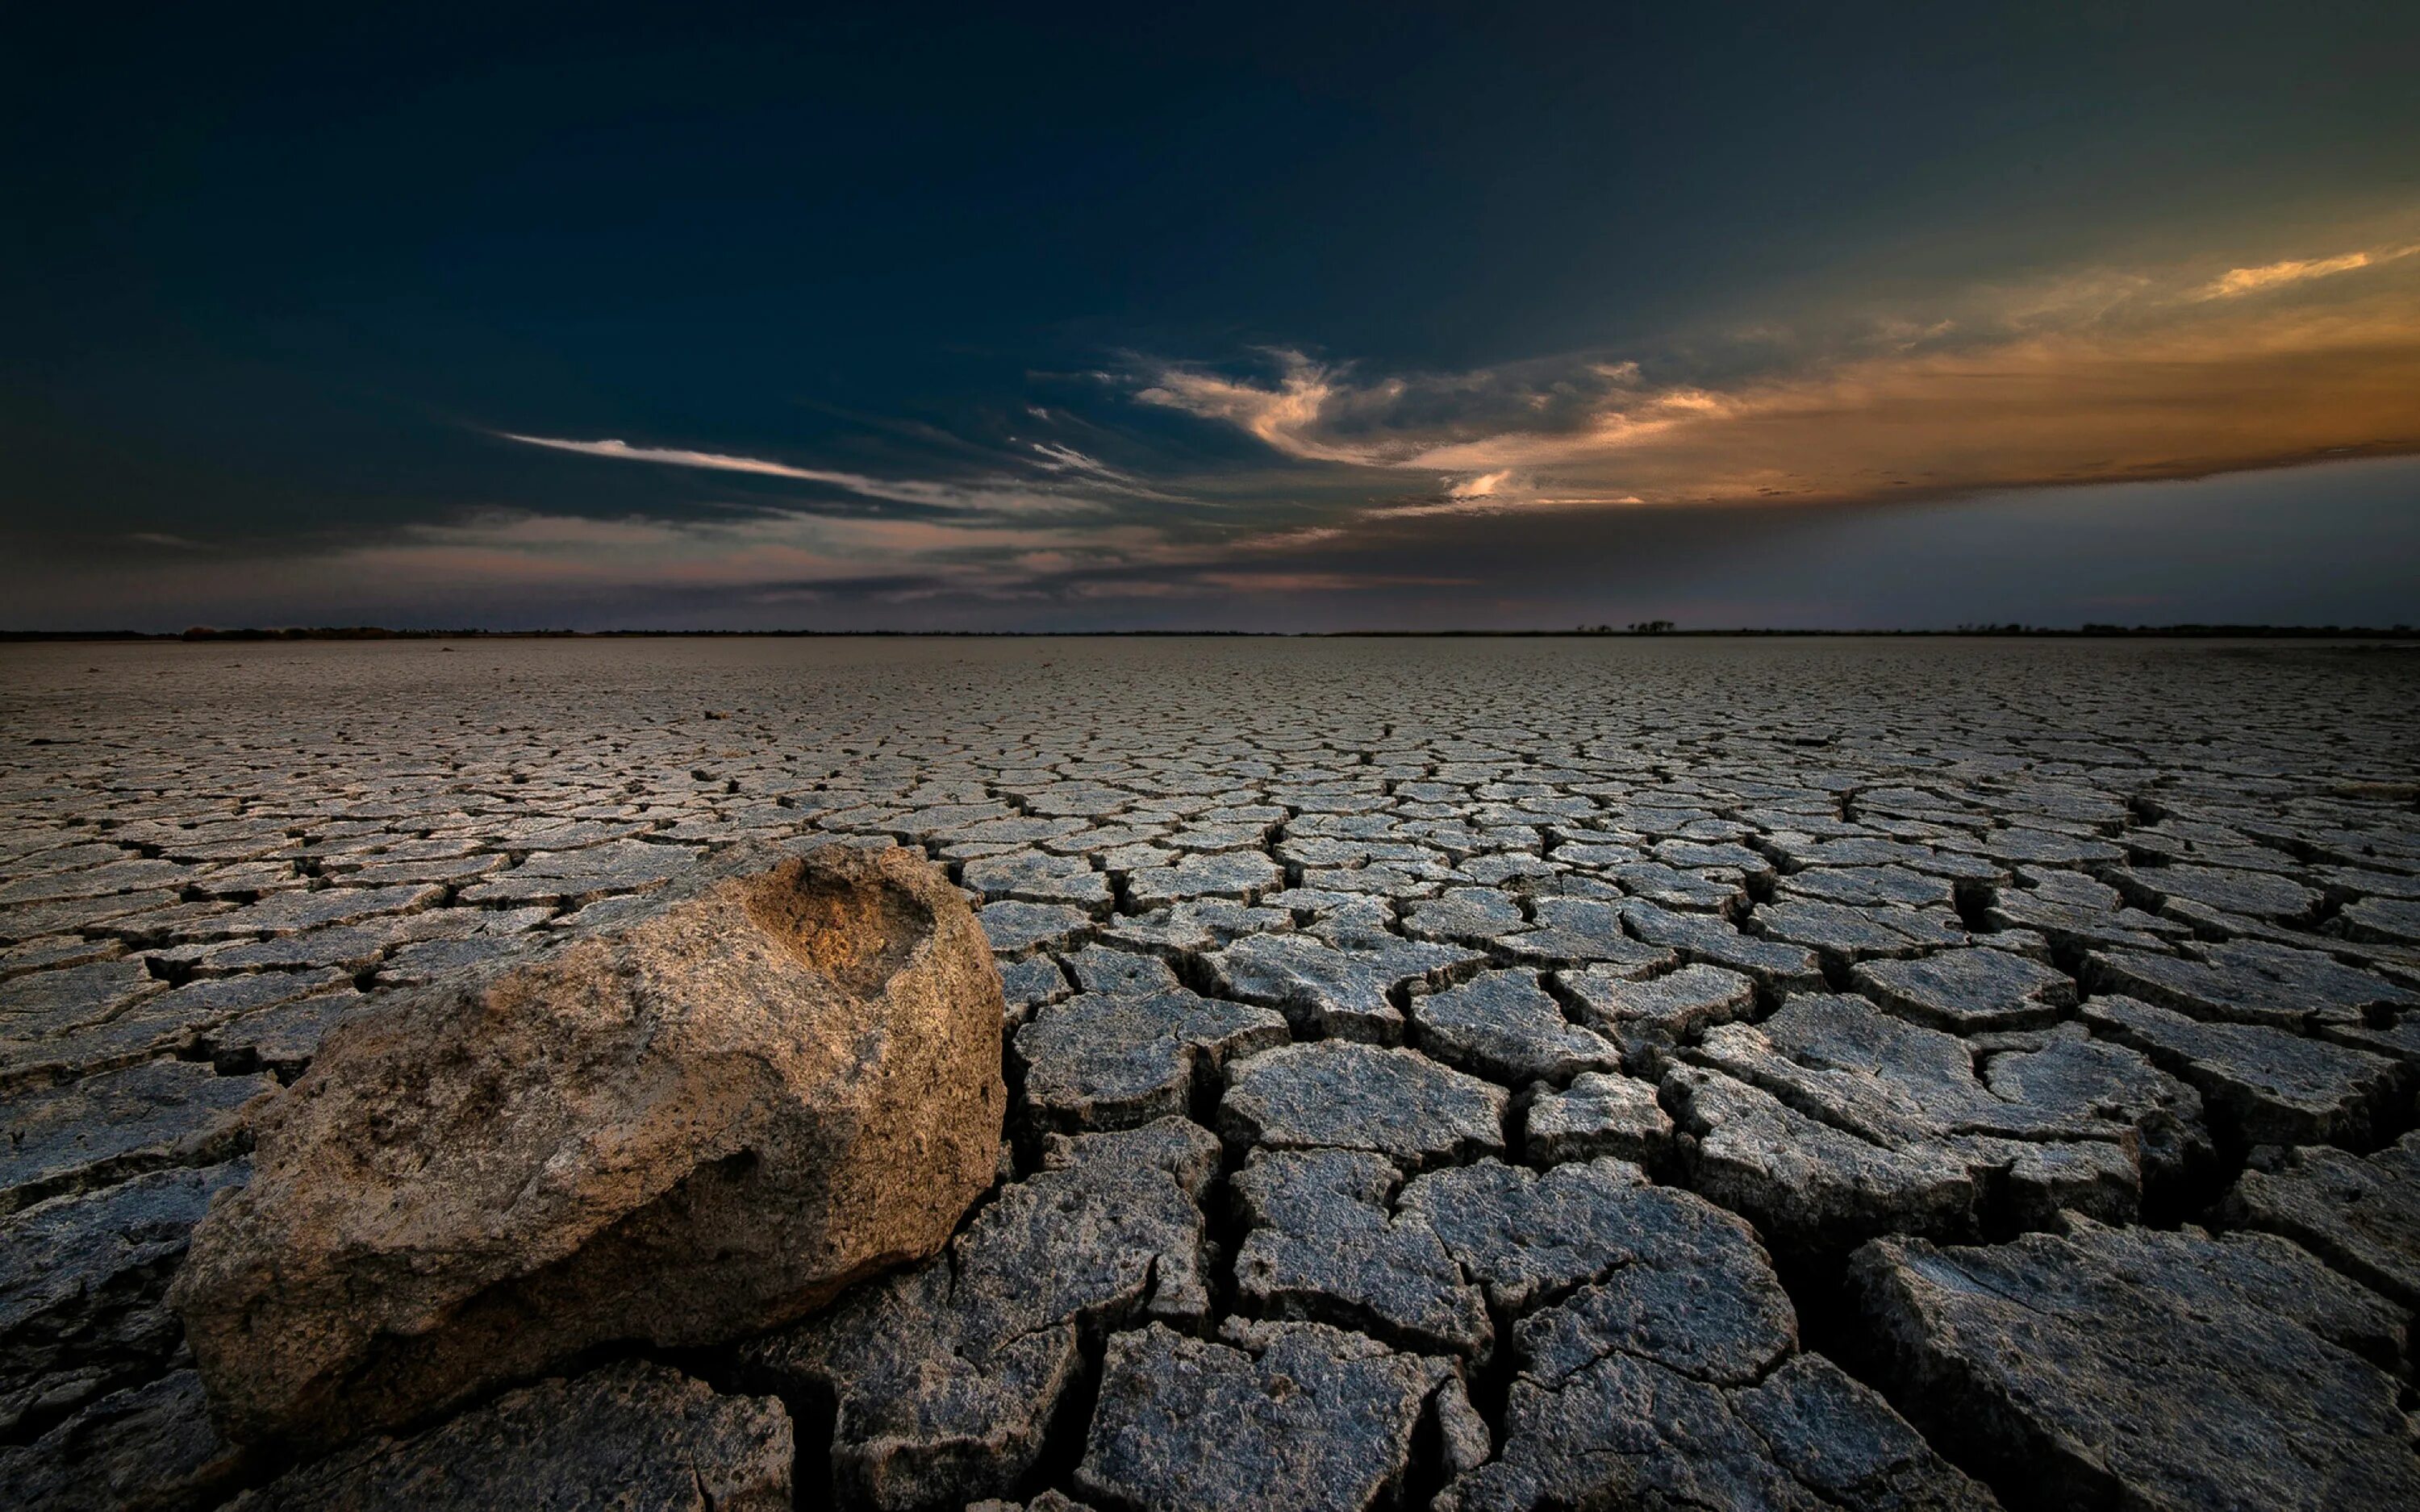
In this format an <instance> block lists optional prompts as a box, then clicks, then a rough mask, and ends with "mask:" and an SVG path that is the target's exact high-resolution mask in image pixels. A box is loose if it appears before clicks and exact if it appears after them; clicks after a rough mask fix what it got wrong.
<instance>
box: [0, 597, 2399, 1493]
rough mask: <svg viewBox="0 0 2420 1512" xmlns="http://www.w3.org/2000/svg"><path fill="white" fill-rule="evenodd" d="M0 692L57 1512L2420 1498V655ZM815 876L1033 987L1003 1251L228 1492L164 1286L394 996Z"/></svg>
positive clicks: (984, 1249)
mask: <svg viewBox="0 0 2420 1512" xmlns="http://www.w3.org/2000/svg"><path fill="white" fill-rule="evenodd" d="M0 666H5V669H6V677H5V684H4V685H0V732H5V735H0V811H5V813H6V814H7V817H8V824H7V828H6V832H5V836H0V1119H5V1122H6V1125H7V1133H8V1139H7V1143H6V1148H5V1149H0V1501H7V1502H8V1503H10V1504H15V1505H24V1506H56V1507H73V1506H111V1505H155V1506H209V1505H215V1504H220V1503H222V1502H225V1501H226V1500H227V1499H229V1498H234V1497H241V1498H243V1499H244V1500H243V1504H244V1505H245V1506H247V1507H252V1508H256V1509H257V1508H264V1507H287V1506H293V1507H302V1506H311V1505H318V1504H328V1502H329V1501H330V1500H332V1499H336V1500H341V1499H343V1496H350V1497H352V1498H354V1502H353V1504H380V1505H384V1504H390V1503H389V1502H379V1501H377V1500H376V1499H375V1498H374V1497H369V1496H368V1495H367V1493H365V1492H364V1491H363V1490H362V1487H363V1486H365V1485H367V1484H369V1483H370V1481H377V1484H378V1485H380V1486H386V1487H388V1488H389V1490H390V1492H391V1493H392V1494H393V1495H395V1496H397V1497H404V1498H406V1499H407V1500H408V1499H409V1495H410V1494H411V1493H410V1491H409V1488H411V1487H414V1486H417V1487H420V1488H422V1490H423V1491H424V1492H425V1491H426V1489H427V1486H429V1485H431V1484H434V1483H432V1482H428V1481H427V1480H426V1479H425V1478H424V1479H422V1480H418V1481H415V1480H413V1479H412V1477H413V1476H414V1475H415V1474H424V1470H423V1469H422V1468H418V1467H423V1466H425V1465H426V1464H427V1463H436V1462H442V1463H443V1464H447V1465H457V1466H458V1465H460V1464H465V1463H473V1462H480V1459H481V1457H482V1456H489V1457H494V1456H506V1457H509V1455H511V1454H514V1453H520V1452H522V1449H520V1448H516V1447H515V1446H516V1445H521V1446H523V1448H525V1447H526V1443H528V1442H530V1441H529V1440H528V1435H529V1434H530V1433H532V1432H535V1431H538V1430H535V1429H532V1428H530V1427H529V1424H530V1423H531V1422H534V1421H535V1422H540V1423H543V1424H544V1425H547V1427H545V1429H544V1431H545V1432H551V1433H555V1434H558V1435H562V1434H570V1435H571V1436H572V1437H573V1438H574V1439H578V1438H580V1436H581V1435H582V1434H586V1435H588V1439H587V1440H586V1441H583V1442H596V1443H603V1442H607V1441H609V1440H614V1441H618V1440H633V1441H644V1440H645V1439H646V1437H647V1435H648V1434H649V1433H650V1432H651V1431H653V1429H652V1428H651V1427H650V1425H660V1424H661V1423H663V1422H664V1421H667V1420H668V1419H669V1418H674V1417H676V1418H678V1419H679V1420H680V1421H682V1422H684V1423H689V1424H692V1425H703V1427H699V1428H698V1435H699V1436H698V1437H696V1438H694V1439H693V1441H692V1442H695V1443H704V1444H706V1445H707V1448H708V1450H709V1451H710V1450H712V1449H713V1446H714V1445H718V1444H720V1445H723V1446H724V1450H725V1451H727V1452H724V1453H723V1454H722V1458H713V1457H712V1455H711V1454H707V1458H708V1459H711V1462H710V1463H707V1462H705V1461H703V1460H702V1461H701V1463H700V1465H694V1466H690V1467H688V1468H686V1469H685V1470H684V1472H683V1476H682V1478H681V1480H680V1484H679V1485H678V1486H677V1487H667V1488H659V1489H660V1490H662V1492H663V1494H662V1496H660V1497H657V1496H655V1495H654V1494H653V1493H652V1492H650V1491H649V1490H648V1489H647V1488H646V1486H645V1485H643V1484H641V1483H639V1482H633V1483H632V1484H633V1486H634V1487H635V1488H636V1489H634V1491H633V1494H634V1495H637V1496H638V1497H639V1500H638V1501H637V1502H634V1503H632V1504H649V1505H654V1504H695V1505H713V1504H720V1505H732V1506H736V1505H757V1504H763V1503H762V1502H761V1500H751V1499H750V1493H749V1489H750V1487H752V1486H757V1485H773V1484H777V1483H779V1482H780V1481H781V1479H782V1478H783V1476H784V1475H788V1476H790V1477H792V1478H793V1479H794V1494H795V1496H796V1500H797V1504H799V1505H801V1506H814V1505H823V1504H829V1503H830V1502H833V1501H836V1502H837V1503H838V1504H842V1505H846V1506H874V1507H882V1508H916V1507H927V1506H952V1507H955V1506H962V1505H965V1504H970V1503H979V1502H984V1501H986V1500H987V1499H999V1500H1000V1501H1001V1502H1004V1503H1007V1504H1012V1505H1013V1504H1027V1505H1030V1506H1032V1507H1034V1508H1065V1507H1068V1506H1070V1505H1080V1506H1092V1507H1096V1508H1125V1507H1171V1508H1176V1507H1229V1506H1232V1507H1245V1506H1251V1507H1290V1506H1298V1507H1305V1508H1326V1507H1363V1506H1392V1505H1411V1506H1436V1507H1441V1508H1482V1507H1484V1508H1532V1507H1571V1506H1581V1505H1587V1506H1626V1505H1651V1506H1701V1507H1733V1506H1778V1507H1853V1508H1885V1507H1980V1506H1989V1505H1993V1504H1994V1503H1995V1502H1997V1503H2000V1504H2008V1505H2011V1506H2021V1507H2032V1506H2045V1507H2047V1506H2101V1505H2107V1506H2118V1505H2123V1506H2130V1507H2134V1506H2140V1507H2219V1506H2246V1507H2249V1506H2262V1507H2309V1508H2314V1509H2317V1508H2341V1507H2355V1506H2381V1507H2382V1506H2409V1505H2414V1504H2420V1461H2415V1458H2414V1453H2413V1433H2414V1428H2413V1418H2412V1409H2413V1408H2414V1405H2415V1397H2414V1394H2413V1389H2412V1380H2413V1377H2412V1348H2411V1340H2410V1334H2409V1328H2410V1322H2411V1316H2412V1309H2414V1308H2415V1307H2420V1134H2414V1133H2412V1130H2413V1125H2414V1105H2413V1099H2414V1089H2415V1086H2420V786H2415V783H2416V782H2420V697H2415V694H2420V675H2415V671H2420V662H2415V661H2414V660H2413V658H2412V657H2411V656H2408V655H2400V654H2395V653H2381V652H2361V651H2355V650H2341V649H2330V648H2323V647H2307V646H2293V647H2286V648H2274V647H2256V648H2226V647H2220V646H2213V645H2207V644H2187V645H2157V644H2147V643H2140V642H2119V643H2093V642H2072V643H2071V642H2029V641H1991V642H1978V643H1961V642H1948V641H1936V640H1874V641H1858V640H1772V641H1754V640H1750V641H1715V640H1682V641H1659V642H1639V641H1621V640H1615V641H1593V640H1578V641H1568V640H1450V641H1431V642H1419V641H1392V640H1379V641H1355V640H1345V641H1328V640H1320V641H1291V640H1282V641H1264V640H1088V641H1074V640H1070V641H1057V640H1001V641H985V640H805V641H799V640H782V641H760V640H729V641H712V640H693V641H630V642H537V641H498V642H492V643H480V642H476V641H459V642H451V643H445V644H439V643H427V642H411V643H388V644H373V645H341V644H338V645H328V644H303V645H234V646H227V645H219V646H186V645H175V644H171V645H156V646H154V645H144V646H48V647H10V648H6V649H5V650H0ZM825 840H843V841H856V842H861V843H890V842H896V843H900V844H904V845H908V846H913V847H916V848H919V849H921V850H923V852H924V853H926V854H927V855H928V856H931V857H933V858H934V859H935V860H936V861H937V862H939V863H940V864H941V865H943V866H944V867H945V868H946V869H947V870H948V872H949V873H950V875H951V876H952V877H953V879H954V880H955V881H957V882H958V883H959V884H960V885H961V886H962V887H964V888H965V889H966V890H967V891H968V893H969V894H970V897H971V898H972V899H973V900H974V901H975V903H977V905H978V907H979V909H980V918H981V919H982V921H983V924H984V927H985V931H986V933H988V935H989V936H990V939H991V941H992V943H993V946H994V949H995V950H996V952H997V955H998V958H999V962H1000V966H1001V974H1002V977H1003V980H1004V981H1005V983H1006V987H1007V996H1008V1004H1009V1018H1010V1026H1009V1038H1008V1042H1007V1049H1006V1057H1007V1064H1006V1067H1005V1071H1006V1074H1007V1078H1008V1083H1009V1086H1010V1088H1011V1089H1012V1093H1013V1107H1012V1111H1011V1114H1010V1118H1009V1125H1008V1138H1007V1142H1006V1145H1005V1147H1004V1148H1003V1149H1002V1152H1001V1175H1000V1180H999V1184H998V1185H997V1186H996V1188H995V1189H994V1190H993V1191H992V1193H991V1194H989V1195H988V1196H986V1197H985V1199H984V1200H983V1201H982V1202H980V1203H979V1204H978V1205H977V1206H976V1208H975V1209H974V1211H972V1212H970V1214H969V1216H968V1217H967V1219H966V1220H965V1222H964V1223H963V1224H962V1225H961V1226H960V1228H959V1231H958V1233H957V1235H956V1237H955V1238H954V1241H953V1242H952V1243H951V1245H950V1246H949V1248H948V1250H947V1251H946V1252H945V1253H944V1254H943V1255H942V1256H940V1257H938V1258H937V1259H935V1260H934V1261H933V1262H931V1263H929V1264H927V1265H925V1266H923V1267H921V1268H916V1269H911V1270H907V1271H902V1272H896V1273H891V1274H889V1275H886V1276H883V1277H880V1278H877V1279H876V1280H874V1281H872V1282H869V1283H866V1284H863V1285H861V1286H860V1287H859V1288H856V1289H855V1290H853V1291H851V1292H849V1293H847V1294H845V1296H844V1298H843V1299H842V1301H841V1302H840V1303H839V1304H836V1305H835V1306H834V1307H833V1308H832V1309H831V1310H830V1311H829V1312H827V1313H825V1314H823V1315H820V1316H818V1317H816V1318H814V1319H810V1320H808V1321H807V1322H806V1323H804V1324H801V1325H799V1326H797V1327H793V1328H790V1329H786V1330H783V1331H780V1332H777V1333H775V1334H771V1335H765V1336H762V1337H759V1338H756V1339H752V1340H749V1341H745V1342H742V1343H740V1344H737V1345H735V1346H732V1347H729V1348H726V1349H721V1350H706V1351H698V1352H696V1353H694V1354H683V1355H680V1356H678V1357H665V1358H659V1359H651V1360H634V1359H626V1360H619V1361H614V1360H606V1361H599V1362H593V1364H594V1365H595V1368H593V1369H590V1370H589V1371H588V1372H587V1373H586V1374H585V1375H580V1376H576V1377H575V1378H573V1379H571V1380H569V1381H556V1382H551V1383H547V1384H543V1385H540V1386H536V1387H533V1388H528V1389H526V1390H524V1391H523V1392H521V1393H518V1394H514V1395H510V1396H505V1397H504V1398H502V1399H500V1400H498V1401H495V1402H491V1403H489V1404H488V1405H486V1406H483V1407H479V1408H475V1409H473V1410H472V1411H470V1412H464V1413H461V1414H458V1416H457V1417H456V1418H455V1419H454V1420H453V1421H451V1422H449V1423H446V1424H442V1425H438V1426H435V1427H430V1428H429V1429H428V1430H427V1432H425V1433H423V1434H422V1435H420V1436H419V1437H417V1438H412V1439H406V1440H402V1441H380V1443H379V1444H378V1445H377V1446H376V1449H375V1453H374V1454H373V1456H372V1458H371V1459H370V1460H368V1461H365V1460H364V1459H363V1458H362V1457H361V1456H360V1455H353V1456H352V1457H351V1458H346V1459H345V1461H344V1462H343V1463H334V1462H331V1463H322V1464H318V1465H295V1464H290V1463H286V1464H276V1463H271V1464H263V1463H259V1462H256V1461H251V1460H246V1459H244V1458H242V1457H239V1456H234V1455H232V1454H231V1453H230V1451H228V1450H227V1448H226V1447H225V1445H224V1444H222V1443H219V1442H218V1441H217V1439H216V1437H215V1435H214V1434H213V1433H212V1431H211V1430H210V1428H209V1422H208V1419H207V1416H206V1414H205V1413H204V1412H203V1411H202V1403H201V1396H200V1390H199V1386H198V1382H197V1381H196V1378H195V1377H194V1374H193V1372H192V1370H191V1368H190V1364H189V1357H188V1355H187V1354H186V1352H185V1350H184V1347H183V1343H182V1339H181V1336H180V1330H179V1327H178V1323H177V1321H176V1319H175V1317H174V1315H173V1314H171V1313H169V1312H168V1311H167V1310H166V1308H165V1306H164V1304H163V1293H164V1290H165V1288H166V1284H167V1280H168V1277H169V1276H170V1275H171V1274H172V1273H173V1272H174V1269H175V1267H176V1265H177V1263H178V1258H179V1257H180V1255H181V1253H182V1250H183V1246H184V1243H185V1236H186V1234H187V1232H188V1231H189V1230H190V1228H191V1227H192V1225H193V1224H194V1221H195V1220H196V1219H197V1218H198V1216H199V1215H200V1213H201V1211H203V1209H204V1208H205V1207H206V1206H207V1204H208V1201H209V1197H210V1196H211V1195H212V1194H213V1193H214V1192H217V1191H219V1190H221V1189H224V1188H226V1187H228V1186H230V1185H233V1184H236V1183H240V1182H241V1181H243V1180H245V1179H246V1175H247V1170H246V1165H245V1158H244V1157H245V1149H244V1143H243V1135H242V1132H241V1128H240V1123H239V1121H238V1120H237V1119H235V1117H234V1114H235V1110H236V1109H237V1108H238V1107H239V1106H240V1105H241V1104H242V1103H245V1102H246V1101H247V1100H248V1099H250V1098H251V1097H253V1096H254V1095H256V1093H258V1092H259V1091H261V1090H263V1089H265V1088H271V1087H274V1086H276V1085H278V1084H280V1083H283V1082H287V1081H291V1080H292V1079H293V1078H294V1077H295V1076H296V1075H297V1074H299V1073H300V1072H301V1071H302V1069H303V1068H305V1067H306V1066H307V1065H308V1064H309V1062H310V1060H311V1057H312V1055H313V1053H314V1051H315V1049H316V1048H317V1046H318V1042H319V1041H320V1040H321V1038H322V1037H323V1036H324V1035H325V1034H326V1033H327V1032H328V1031H329V1030H330V1028H331V1027H332V1026H334V1025H336V1024H337V1023H339V1022H341V1021H342V1020H344V1019H345V1018H346V1017H347V1016H349V1015H350V1014H354V1013H358V1012H360V1011H364V1010H365V1008H368V1007H370V1006H372V1005H375V1004H376V1003H377V1002H378V1000H379V999H380V996H381V995H385V994H388V993H391V992H394V991H396V990H397V989H399V988H404V987H408V986H410V985H411V984H413V983H416V982H421V981H425V980H428V979H429V978H431V977H432V976H435V975H438V974H441V973H444V972H447V971H451V970H455V969H458V968H461V967H465V966H470V965H475V964H479V963H483V962H489V961H494V960H502V959H507V958H509V957H510V956H511V955H512V954H513V953H514V952H516V951H518V950H521V949H527V948H528V947H529V946H530V944H532V943H533V942H535V941H537V940H540V939H542V938H545V937H547V936H548V935H549V934H550V933H552V932H558V931H561V930H564V929H568V928H578V927H581V926H582V925H583V924H586V923H589V922H592V921H597V920H601V919H610V918H623V917H628V916H629V915H631V914H633V913H636V912H641V911H644V910H645V909H646V908H647V907H648V898H649V894H650V891H651V889H653V888H655V887H659V886H660V885H661V884H662V883H663V882H665V881H666V880H667V879H669V878H672V877H674V876H675V875H677V874H679V873H681V872H683V871H684V870H685V869H687V868H688V867H689V866H690V863H691V861H692V860H693V859H694V858H695V857H697V856H700V855H702V854H705V853H706V851H708V850H710V849H712V848H714V847H718V846H721V845H727V844H731V843H734V842H738V841H773V842H776V843H782V844H807V843H814V842H819V841H825ZM784 1413H786V1415H787V1419H788V1422H789V1425H790V1431H791V1433H792V1435H793V1436H794V1441H795V1460H794V1462H791V1463H784V1464H771V1465H768V1464H763V1463H758V1462H757V1460H761V1459H763V1458H764V1455H763V1452H762V1450H763V1445H764V1443H767V1442H768V1441H767V1440H766V1438H765V1436H764V1433H763V1432H761V1431H758V1429H759V1428H761V1427H762V1425H763V1424H764V1423H765V1422H768V1421H770V1420H771V1419H772V1418H775V1417H779V1416H780V1415H782V1414H784ZM752 1414H753V1415H752ZM752 1425H754V1427H752ZM517 1434H518V1435H521V1437H516V1435H517ZM751 1445H753V1446H754V1447H753V1448H752V1447H751ZM700 1452H701V1453H706V1451H700ZM752 1455H754V1456H755V1458H754V1459H752V1458H751V1456H752ZM340 1458H342V1457H340ZM777 1458H778V1457H777ZM348 1476H350V1477H352V1479H350V1480H347V1479H346V1478H345V1477H348ZM365 1476H366V1477H369V1478H370V1480H366V1481H365V1479H363V1477H365ZM380 1476H384V1477H386V1479H385V1480H377V1477H380ZM718 1477H719V1478H718ZM752 1477H754V1479H752ZM337 1487H342V1488H349V1489H346V1490H344V1491H343V1495H342V1496H340V1495H339V1493H338V1491H336V1490H333V1489H331V1488H337ZM396 1487H402V1488H406V1489H405V1490H395V1489H394V1488H396Z"/></svg>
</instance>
